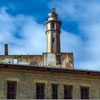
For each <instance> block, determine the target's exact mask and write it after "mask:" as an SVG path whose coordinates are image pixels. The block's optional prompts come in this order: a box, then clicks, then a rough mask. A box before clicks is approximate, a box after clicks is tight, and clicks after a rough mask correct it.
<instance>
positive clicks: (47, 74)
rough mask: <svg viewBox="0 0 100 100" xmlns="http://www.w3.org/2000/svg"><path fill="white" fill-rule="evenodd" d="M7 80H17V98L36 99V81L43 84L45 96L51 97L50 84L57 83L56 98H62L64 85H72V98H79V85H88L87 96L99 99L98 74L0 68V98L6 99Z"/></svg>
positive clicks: (99, 82)
mask: <svg viewBox="0 0 100 100" xmlns="http://www.w3.org/2000/svg"><path fill="white" fill-rule="evenodd" d="M7 81H16V82H17V97H16V98H17V99H36V83H44V84H45V98H46V99H51V97H52V92H51V91H52V90H51V84H58V98H59V99H63V98H64V85H72V86H73V99H80V87H81V86H87V87H89V98H90V99H100V76H99V75H89V74H75V73H65V72H55V71H49V70H44V71H42V70H27V69H15V68H0V99H6V94H7Z"/></svg>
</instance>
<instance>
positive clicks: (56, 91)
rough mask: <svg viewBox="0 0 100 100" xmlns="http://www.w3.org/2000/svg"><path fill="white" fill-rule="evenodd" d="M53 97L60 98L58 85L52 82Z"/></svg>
mask: <svg viewBox="0 0 100 100" xmlns="http://www.w3.org/2000/svg"><path fill="white" fill-rule="evenodd" d="M52 99H58V85H57V84H52Z"/></svg>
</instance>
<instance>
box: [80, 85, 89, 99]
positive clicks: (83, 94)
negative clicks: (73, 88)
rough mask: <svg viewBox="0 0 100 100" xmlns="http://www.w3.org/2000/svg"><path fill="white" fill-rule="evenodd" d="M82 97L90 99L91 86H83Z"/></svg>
mask: <svg viewBox="0 0 100 100" xmlns="http://www.w3.org/2000/svg"><path fill="white" fill-rule="evenodd" d="M81 99H89V87H81Z"/></svg>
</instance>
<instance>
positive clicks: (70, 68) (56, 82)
mask: <svg viewBox="0 0 100 100" xmlns="http://www.w3.org/2000/svg"><path fill="white" fill-rule="evenodd" d="M45 26H46V37H47V51H46V53H43V54H42V55H9V54H8V45H7V44H5V54H4V55H0V99H100V72H98V71H87V70H77V69H74V64H73V53H63V52H61V49H60V34H61V31H60V26H61V21H60V20H59V19H58V15H57V13H56V12H55V9H54V8H53V9H52V11H51V13H50V14H49V15H48V20H47V21H46V22H45Z"/></svg>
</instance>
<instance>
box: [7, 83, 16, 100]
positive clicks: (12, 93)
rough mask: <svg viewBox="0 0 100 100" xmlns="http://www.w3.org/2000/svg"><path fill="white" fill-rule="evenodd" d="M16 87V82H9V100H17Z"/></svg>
mask: <svg viewBox="0 0 100 100" xmlns="http://www.w3.org/2000/svg"><path fill="white" fill-rule="evenodd" d="M16 86H17V83H16V82H15V81H7V99H16Z"/></svg>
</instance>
